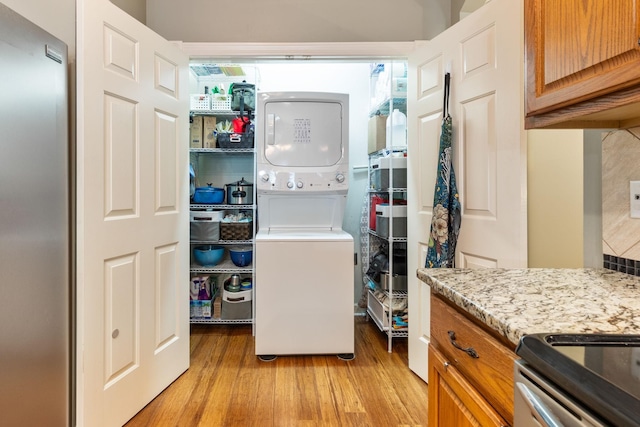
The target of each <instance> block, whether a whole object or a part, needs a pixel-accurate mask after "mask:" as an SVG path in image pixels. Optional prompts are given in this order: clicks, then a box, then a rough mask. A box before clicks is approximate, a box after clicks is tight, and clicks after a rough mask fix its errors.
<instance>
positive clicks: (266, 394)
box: [126, 317, 427, 427]
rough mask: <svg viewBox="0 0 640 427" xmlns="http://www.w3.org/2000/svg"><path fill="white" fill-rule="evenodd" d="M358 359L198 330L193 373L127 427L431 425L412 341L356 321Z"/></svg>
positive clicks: (230, 330) (235, 330)
mask: <svg viewBox="0 0 640 427" xmlns="http://www.w3.org/2000/svg"><path fill="white" fill-rule="evenodd" d="M354 321H355V335H356V337H355V341H356V343H355V349H356V353H355V354H356V358H355V359H354V360H351V361H343V360H340V359H338V358H337V357H336V356H331V355H330V356H280V357H278V358H277V359H276V360H274V361H271V362H263V361H260V360H259V359H258V358H257V357H256V356H255V354H254V339H253V336H252V335H251V326H250V325H192V326H191V328H192V329H191V367H190V368H189V370H187V372H185V373H184V374H183V375H182V376H181V377H180V378H178V379H177V380H176V381H174V383H173V384H171V385H170V386H169V387H168V388H167V389H166V390H165V391H164V392H162V394H160V395H159V396H158V397H156V399H154V400H153V401H152V402H151V403H149V404H148V405H147V406H146V407H145V408H144V409H143V410H142V411H140V412H139V413H138V414H137V415H136V416H135V417H134V418H132V419H131V420H130V421H129V422H128V423H127V424H126V427H138V426H145V427H146V426H153V427H162V426H172V427H173V426H180V427H191V426H207V427H217V426H220V427H235V426H238V427H245V426H248V427H254V426H256V427H262V426H264V427H289V426H291V427H293V426H295V427H298V426H303V427H311V426H313V427H319V426H323V427H325V426H331V427H332V426H367V427H369V426H372V427H376V426H381V427H391V426H403V427H404V426H414V427H417V426H426V425H427V384H426V383H425V382H423V381H422V380H421V379H420V378H419V377H418V376H417V375H415V374H414V373H413V372H412V371H411V370H409V368H408V364H407V363H408V362H407V339H406V338H400V339H394V342H393V353H388V352H387V337H386V335H384V334H383V333H382V332H380V331H379V330H378V328H377V327H376V326H375V324H374V323H373V322H372V321H367V320H366V318H364V317H356V318H355V320H354Z"/></svg>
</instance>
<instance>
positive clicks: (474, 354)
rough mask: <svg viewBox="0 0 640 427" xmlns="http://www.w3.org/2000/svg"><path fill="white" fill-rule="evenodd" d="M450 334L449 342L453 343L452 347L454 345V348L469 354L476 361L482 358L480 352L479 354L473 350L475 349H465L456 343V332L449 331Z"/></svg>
mask: <svg viewBox="0 0 640 427" xmlns="http://www.w3.org/2000/svg"><path fill="white" fill-rule="evenodd" d="M448 334H449V342H450V343H451V345H452V346H454V347H455V348H457V349H458V350H462V351H464V352H465V353H467V354H468V355H469V356H471V357H473V358H474V359H478V358H479V357H480V356H479V355H478V352H477V351H475V350H474V349H473V347H467V348H464V347H462V346H461V345H460V344H458V343H457V342H456V333H455V332H453V331H449V332H448Z"/></svg>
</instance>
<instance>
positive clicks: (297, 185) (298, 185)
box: [296, 181, 304, 188]
mask: <svg viewBox="0 0 640 427" xmlns="http://www.w3.org/2000/svg"><path fill="white" fill-rule="evenodd" d="M296 187H298V188H302V187H304V183H303V182H302V181H298V182H297V183H296Z"/></svg>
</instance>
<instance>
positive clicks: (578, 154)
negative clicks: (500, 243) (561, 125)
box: [527, 130, 585, 268]
mask: <svg viewBox="0 0 640 427" xmlns="http://www.w3.org/2000/svg"><path fill="white" fill-rule="evenodd" d="M527 140H528V149H527V163H528V165H527V191H528V194H527V199H528V203H527V206H528V214H527V227H528V235H529V239H528V257H529V267H532V268H533V267H546V268H552V267H557V268H560V267H573V268H580V267H583V266H584V250H583V247H584V232H585V229H584V221H583V215H584V214H583V210H584V191H583V190H584V188H583V175H584V165H583V132H582V130H530V131H528V133H527Z"/></svg>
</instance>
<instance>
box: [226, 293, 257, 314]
mask: <svg viewBox="0 0 640 427" xmlns="http://www.w3.org/2000/svg"><path fill="white" fill-rule="evenodd" d="M251 299H252V297H251V290H246V291H240V292H229V291H227V290H226V289H224V290H223V291H222V309H221V318H222V320H248V319H251V318H252V317H253V311H252V305H251Z"/></svg>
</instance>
